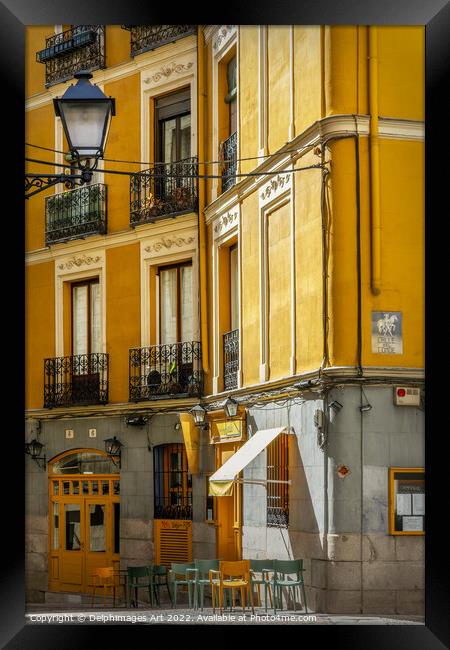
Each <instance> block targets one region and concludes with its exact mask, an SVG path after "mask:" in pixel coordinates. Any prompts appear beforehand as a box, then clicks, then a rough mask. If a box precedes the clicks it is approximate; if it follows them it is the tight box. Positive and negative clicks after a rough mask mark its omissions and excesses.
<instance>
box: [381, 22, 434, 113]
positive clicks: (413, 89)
mask: <svg viewBox="0 0 450 650" xmlns="http://www.w3.org/2000/svg"><path fill="white" fill-rule="evenodd" d="M378 50H379V71H378V78H379V84H380V88H379V91H378V97H379V105H380V110H379V114H380V115H382V116H384V117H393V116H395V117H398V118H404V119H410V120H423V119H425V28H424V27H423V26H420V25H419V26H401V27H400V26H399V27H393V26H383V27H381V26H380V27H378ZM399 89H401V91H400V92H399Z"/></svg>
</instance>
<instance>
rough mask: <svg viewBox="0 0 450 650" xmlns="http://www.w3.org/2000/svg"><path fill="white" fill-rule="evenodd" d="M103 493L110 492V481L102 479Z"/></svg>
mask: <svg viewBox="0 0 450 650" xmlns="http://www.w3.org/2000/svg"><path fill="white" fill-rule="evenodd" d="M102 494H109V481H102Z"/></svg>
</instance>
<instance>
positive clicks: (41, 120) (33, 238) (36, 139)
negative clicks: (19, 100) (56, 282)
mask: <svg viewBox="0 0 450 650" xmlns="http://www.w3.org/2000/svg"><path fill="white" fill-rule="evenodd" d="M54 115H55V114H54V111H53V104H46V105H45V106H42V107H41V108H36V109H33V110H30V111H27V112H26V113H25V138H26V141H27V142H29V143H30V144H34V145H39V146H42V147H48V148H54V146H55V117H54ZM25 153H26V157H27V158H32V159H34V160H42V161H46V162H52V163H53V162H54V161H55V157H54V156H55V154H54V153H53V152H51V151H45V150H44V149H36V148H35V147H25ZM25 169H26V170H27V171H29V172H30V173H33V174H53V173H54V172H55V167H54V166H53V165H52V166H50V165H42V164H38V163H26V167H25ZM57 187H58V189H57V191H58V192H60V191H61V189H60V188H61V186H57ZM54 192H55V188H54V187H52V188H49V189H47V190H44V191H43V192H40V193H39V194H36V195H35V196H32V197H31V198H29V199H28V200H26V201H25V222H26V227H25V249H26V250H27V251H29V250H35V249H36V248H43V247H44V245H45V197H46V196H51V195H52V194H53V193H54Z"/></svg>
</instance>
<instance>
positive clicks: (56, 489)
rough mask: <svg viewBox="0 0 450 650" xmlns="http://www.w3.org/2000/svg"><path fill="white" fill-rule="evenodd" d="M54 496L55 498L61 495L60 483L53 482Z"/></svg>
mask: <svg viewBox="0 0 450 650" xmlns="http://www.w3.org/2000/svg"><path fill="white" fill-rule="evenodd" d="M53 494H54V495H55V496H58V494H59V481H53Z"/></svg>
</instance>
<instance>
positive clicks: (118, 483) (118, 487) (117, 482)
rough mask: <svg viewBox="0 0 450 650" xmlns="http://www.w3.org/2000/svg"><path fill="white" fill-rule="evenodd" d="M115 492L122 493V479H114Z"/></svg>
mask: <svg viewBox="0 0 450 650" xmlns="http://www.w3.org/2000/svg"><path fill="white" fill-rule="evenodd" d="M113 489H114V494H120V481H114V488H113Z"/></svg>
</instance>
